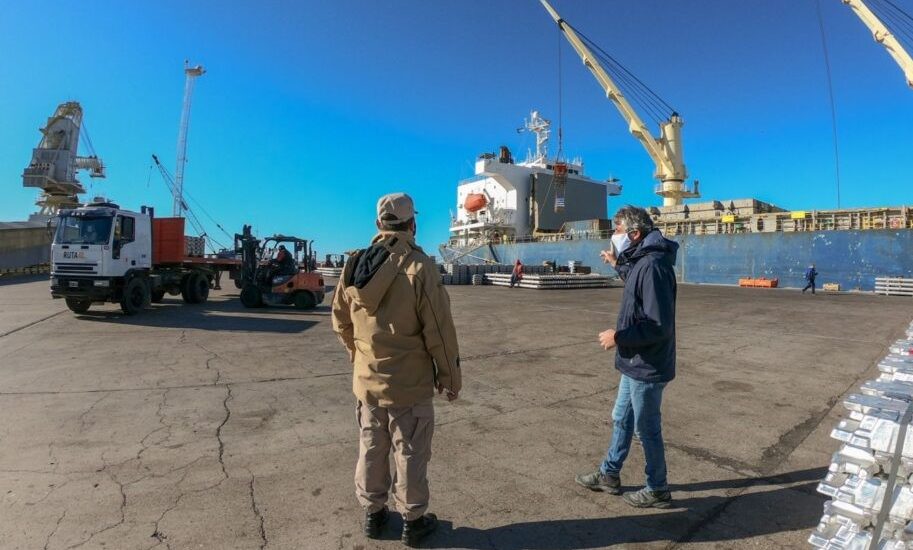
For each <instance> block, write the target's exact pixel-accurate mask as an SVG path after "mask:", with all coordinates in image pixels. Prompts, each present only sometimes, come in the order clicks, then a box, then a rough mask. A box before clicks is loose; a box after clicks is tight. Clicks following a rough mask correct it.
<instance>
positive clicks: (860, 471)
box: [808, 323, 913, 550]
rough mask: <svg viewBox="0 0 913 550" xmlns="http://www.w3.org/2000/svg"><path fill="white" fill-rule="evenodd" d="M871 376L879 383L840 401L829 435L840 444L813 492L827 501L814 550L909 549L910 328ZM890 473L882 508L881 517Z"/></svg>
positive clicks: (912, 524) (912, 498) (912, 454)
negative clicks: (839, 415) (843, 412)
mask: <svg viewBox="0 0 913 550" xmlns="http://www.w3.org/2000/svg"><path fill="white" fill-rule="evenodd" d="M878 370H879V376H878V378H876V379H874V380H869V381H868V382H865V383H864V384H863V385H862V386H861V388H860V389H859V392H858V393H854V394H851V395H849V396H848V397H847V398H846V399H845V400H844V402H843V405H844V407H845V408H846V409H847V411H848V413H849V414H848V416H847V417H846V418H844V419H843V420H841V421H840V423H839V424H838V425H837V427H836V428H834V430H833V431H832V432H831V437H833V438H834V439H836V440H838V441H840V442H842V443H843V445H842V446H841V447H840V449H839V450H838V451H837V452H836V453H834V455H833V456H832V457H831V465H830V467H829V468H828V473H827V475H826V476H825V478H824V480H823V481H822V482H821V483H820V484H819V485H818V492H820V493H822V494H825V495H827V496H829V497H831V500H830V501H828V502H827V503H825V505H824V514H823V515H822V516H821V522H820V523H819V524H818V527H817V528H816V529H815V531H814V532H813V533H812V534H811V536H810V537H809V539H808V541H809V543H810V544H811V545H812V546H813V547H815V548H823V549H826V550H867V549H869V548H877V549H879V550H901V549H913V426H910V425H909V423H910V418H911V417H910V416H909V415H908V409H909V408H910V406H911V403H913V323H911V324H910V327H908V329H907V334H906V339H903V340H898V341H897V342H895V343H894V344H893V345H892V346H891V347H890V353H889V354H888V355H887V356H886V357H885V358H884V359H882V360H881V361H880V362H879V363H878ZM904 421H906V422H907V428H906V430H905V433H904V436H903V442H902V445H901V447H900V448H899V449H898V445H897V443H898V439H899V437H900V434H901V432H904V429H903V426H902V423H903V422H904ZM898 451H899V452H898ZM892 473H893V474H894V482H893V487H892V488H891V495H890V497H889V498H888V500H887V502H888V503H889V504H888V509H887V510H882V507H883V503H884V502H885V493H886V491H887V490H888V487H889V485H890V484H891V483H890V478H891V476H892ZM879 527H880V529H881V532H880V536H879V537H878V541H877V543H876V544H874V545H873V538H874V537H875V533H876V532H877V531H878V528H879Z"/></svg>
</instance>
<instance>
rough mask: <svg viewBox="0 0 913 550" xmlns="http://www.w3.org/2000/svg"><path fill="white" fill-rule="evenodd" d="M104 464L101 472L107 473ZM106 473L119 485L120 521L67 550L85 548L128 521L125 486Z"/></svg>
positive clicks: (109, 473) (115, 477)
mask: <svg viewBox="0 0 913 550" xmlns="http://www.w3.org/2000/svg"><path fill="white" fill-rule="evenodd" d="M102 461H103V462H104V460H102ZM104 464H105V465H104V467H103V468H102V469H101V471H105V470H106V469H107V468H108V464H107V463H106V462H105V463H104ZM105 473H106V474H107V475H108V477H109V478H111V481H113V482H114V483H115V485H117V487H118V489H119V490H120V507H119V509H118V511H119V513H120V519H118V520H117V521H115V522H114V523H112V524H110V525H107V526H105V527H103V528H101V529H99V530H98V531H93V532H91V533H89V537H88V538H87V539H85V540H82V541H80V542H77V543H76V544H71V545H70V546H67V549H66V550H72V549H73V548H79V547H80V546H83V545H85V544H87V543H89V542H90V541H91V540H92V539H94V538H95V537H97V536H98V535H100V534H102V533H105V532H107V531H110V530H112V529H116V528H117V527H119V526H121V525H123V524H124V522H125V521H126V519H127V516H126V508H127V493H126V492H125V491H124V484H123V483H121V482H120V481H119V480H118V479H117V476H115V475H114V474H113V473H111V472H105Z"/></svg>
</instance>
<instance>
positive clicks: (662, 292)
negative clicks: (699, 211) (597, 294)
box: [577, 206, 678, 508]
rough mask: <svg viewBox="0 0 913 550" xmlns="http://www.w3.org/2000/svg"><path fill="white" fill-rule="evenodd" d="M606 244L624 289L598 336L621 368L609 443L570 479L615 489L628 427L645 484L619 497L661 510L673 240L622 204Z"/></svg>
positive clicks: (665, 503)
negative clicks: (597, 459) (593, 465)
mask: <svg viewBox="0 0 913 550" xmlns="http://www.w3.org/2000/svg"><path fill="white" fill-rule="evenodd" d="M614 221H615V234H614V235H613V236H612V244H613V249H614V250H610V251H605V252H603V259H604V260H605V261H606V262H607V263H610V264H612V265H613V266H614V267H615V270H616V271H617V272H618V275H619V276H620V277H621V278H622V280H624V283H625V287H624V293H623V294H622V299H621V309H620V310H619V312H618V322H617V324H616V327H615V329H614V330H612V329H609V330H606V331H603V332H601V333H600V334H599V343H600V345H602V347H603V349H605V350H607V351H608V350H611V349H612V348H615V349H616V352H615V368H616V369H618V370H619V371H620V372H621V381H620V383H619V385H618V396H617V397H616V399H615V408H614V410H613V411H612V421H613V429H612V442H611V443H610V444H609V449H608V452H607V453H606V457H605V460H603V462H602V465H601V466H600V468H599V470H597V471H596V472H593V473H590V474H582V475H578V476H577V483H579V484H580V485H583V486H584V487H587V488H588V489H592V490H594V491H605V492H608V493H611V494H615V495H617V494H620V493H621V478H620V474H621V467H622V465H624V461H625V459H626V458H627V456H628V451H630V449H631V439H632V438H633V436H634V433H635V431H636V432H637V435H638V436H639V437H640V441H641V444H642V445H643V449H644V456H645V458H646V462H647V466H646V472H645V473H646V478H647V480H646V481H647V483H646V487H644V488H643V489H641V490H639V491H634V492H629V493H625V494H624V499H625V502H627V503H628V504H630V505H632V506H635V507H638V508H651V507H654V508H668V507H669V506H670V505H671V504H672V495H671V493H670V492H669V486H668V482H667V480H666V455H665V447H664V445H663V435H662V416H661V413H660V408H661V405H662V397H663V389H664V388H665V387H666V384H668V383H669V382H670V381H671V380H672V379H673V378H675V297H676V292H677V289H676V283H675V272H674V271H673V266H674V265H675V255H676V252H677V251H678V244H677V243H675V242H673V241H670V240H669V239H666V238H665V237H663V235H662V233H660V231H659V230H658V229H654V227H653V220H652V219H651V218H650V215H649V213H647V211H646V210H644V209H642V208H637V207H634V206H625V207H624V208H622V209H620V210H619V211H618V213H617V214H616V215H615V220H614Z"/></svg>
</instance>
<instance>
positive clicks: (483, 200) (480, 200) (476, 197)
mask: <svg viewBox="0 0 913 550" xmlns="http://www.w3.org/2000/svg"><path fill="white" fill-rule="evenodd" d="M487 204H488V198H487V197H486V196H485V195H483V194H482V193H470V194H469V196H467V197H466V201H464V202H463V208H465V209H466V211H467V212H478V211H479V210H481V209H483V208H485V206H486V205H487Z"/></svg>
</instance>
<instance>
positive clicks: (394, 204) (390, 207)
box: [377, 193, 418, 223]
mask: <svg viewBox="0 0 913 550" xmlns="http://www.w3.org/2000/svg"><path fill="white" fill-rule="evenodd" d="M416 214H418V212H416V211H415V205H414V204H413V202H412V197H410V196H409V195H407V194H405V193H390V194H389V195H384V196H383V197H381V198H380V199H379V200H378V201H377V219H378V220H380V221H383V222H386V223H403V222H407V221H409V220H411V219H412V218H414V217H415V215H416Z"/></svg>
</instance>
